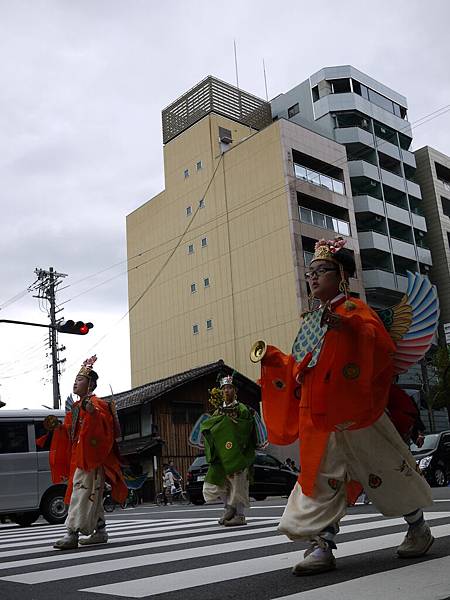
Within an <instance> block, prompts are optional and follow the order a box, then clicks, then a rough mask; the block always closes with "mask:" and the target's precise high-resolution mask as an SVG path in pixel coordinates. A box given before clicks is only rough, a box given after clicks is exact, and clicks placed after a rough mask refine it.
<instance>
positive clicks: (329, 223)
mask: <svg viewBox="0 0 450 600" xmlns="http://www.w3.org/2000/svg"><path fill="white" fill-rule="evenodd" d="M298 211H299V215H300V221H302V222H303V223H309V224H311V225H315V226H316V227H322V228H323V229H330V230H331V231H334V232H336V233H340V234H341V235H350V223H348V221H343V220H342V219H336V218H335V217H331V216H330V215H326V214H323V213H320V212H317V211H316V210H311V209H309V208H305V207H304V206H299V207H298Z"/></svg>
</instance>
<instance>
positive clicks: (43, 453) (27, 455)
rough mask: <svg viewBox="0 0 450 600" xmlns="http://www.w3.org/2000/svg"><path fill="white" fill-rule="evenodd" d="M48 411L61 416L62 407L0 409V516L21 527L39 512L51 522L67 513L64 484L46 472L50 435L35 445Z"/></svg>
mask: <svg viewBox="0 0 450 600" xmlns="http://www.w3.org/2000/svg"><path fill="white" fill-rule="evenodd" d="M50 414H53V415H56V416H57V417H58V419H60V420H61V421H62V420H63V419H64V411H62V410H53V411H49V410H26V409H23V410H4V409H1V410H0V518H2V517H5V516H8V517H9V518H10V519H11V520H12V521H14V522H15V523H18V524H19V525H21V526H23V527H27V526H29V525H31V524H32V523H34V521H36V520H37V519H38V518H39V515H42V516H43V517H44V519H46V520H47V521H48V522H49V523H52V524H54V523H63V522H64V520H65V518H66V516H67V506H66V505H65V504H64V494H65V493H66V485H64V484H58V485H54V484H53V483H52V480H51V476H50V466H49V462H48V456H49V448H50V436H49V437H48V439H47V441H46V443H45V445H44V446H43V448H39V447H37V446H36V439H37V438H39V437H41V436H43V435H44V434H45V433H46V430H45V429H44V425H43V422H44V419H45V417H47V416H48V415H50Z"/></svg>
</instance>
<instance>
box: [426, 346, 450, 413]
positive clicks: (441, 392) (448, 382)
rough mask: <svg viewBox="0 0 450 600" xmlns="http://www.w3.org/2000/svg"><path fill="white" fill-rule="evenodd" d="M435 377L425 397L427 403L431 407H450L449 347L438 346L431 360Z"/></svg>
mask: <svg viewBox="0 0 450 600" xmlns="http://www.w3.org/2000/svg"><path fill="white" fill-rule="evenodd" d="M432 365H433V368H434V371H435V377H433V382H432V384H431V385H430V391H429V394H428V398H427V403H428V405H429V406H430V407H431V408H433V409H436V410H437V409H440V408H447V409H450V348H448V347H447V346H446V347H443V346H441V347H439V348H438V349H437V350H436V352H435V354H434V356H433V362H432Z"/></svg>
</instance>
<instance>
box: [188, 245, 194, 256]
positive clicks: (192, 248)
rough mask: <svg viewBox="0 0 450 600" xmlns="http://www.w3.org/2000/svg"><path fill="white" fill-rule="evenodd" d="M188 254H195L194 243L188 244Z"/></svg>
mask: <svg viewBox="0 0 450 600" xmlns="http://www.w3.org/2000/svg"><path fill="white" fill-rule="evenodd" d="M188 254H194V244H189V246H188Z"/></svg>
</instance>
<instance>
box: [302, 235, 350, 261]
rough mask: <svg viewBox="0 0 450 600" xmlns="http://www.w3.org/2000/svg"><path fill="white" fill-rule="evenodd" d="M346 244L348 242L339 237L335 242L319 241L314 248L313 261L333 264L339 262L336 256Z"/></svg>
mask: <svg viewBox="0 0 450 600" xmlns="http://www.w3.org/2000/svg"><path fill="white" fill-rule="evenodd" d="M345 244H346V241H345V240H344V239H343V238H341V237H337V238H335V239H334V240H324V239H322V240H319V241H318V242H316V245H315V246H314V258H313V260H330V261H332V262H338V261H337V260H336V259H335V257H334V255H335V254H336V252H338V251H339V250H340V249H341V248H343V247H344V246H345ZM311 262H312V261H311Z"/></svg>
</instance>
